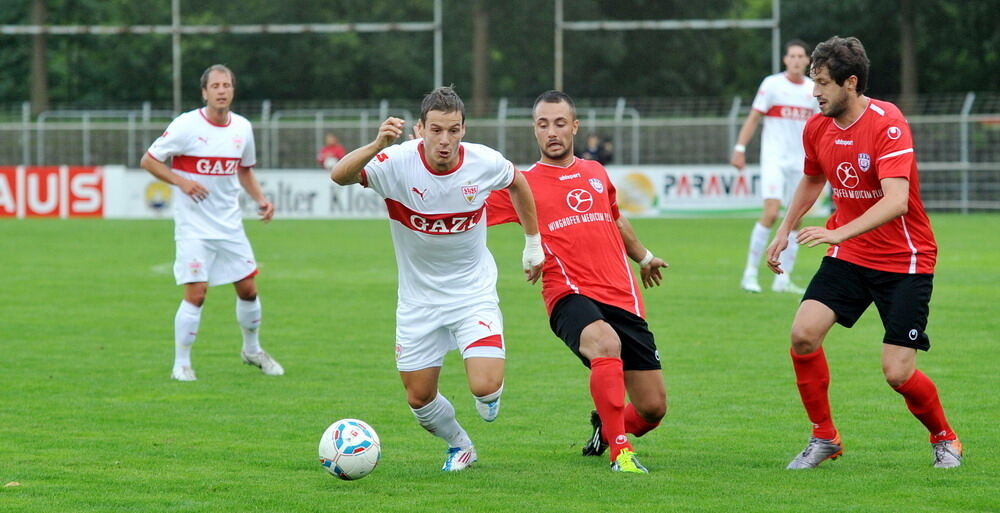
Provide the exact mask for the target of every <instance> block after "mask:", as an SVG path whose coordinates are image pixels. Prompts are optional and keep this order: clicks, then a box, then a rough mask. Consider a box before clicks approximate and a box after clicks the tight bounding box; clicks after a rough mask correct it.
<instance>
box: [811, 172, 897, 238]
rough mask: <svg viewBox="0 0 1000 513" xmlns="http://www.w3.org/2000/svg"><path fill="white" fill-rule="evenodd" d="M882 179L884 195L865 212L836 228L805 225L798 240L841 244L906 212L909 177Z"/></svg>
mask: <svg viewBox="0 0 1000 513" xmlns="http://www.w3.org/2000/svg"><path fill="white" fill-rule="evenodd" d="M880 182H881V184H882V192H883V193H884V195H883V196H882V199H880V200H878V202H876V203H875V204H874V205H872V206H871V208H869V209H868V210H866V211H865V213H864V214H861V215H860V216H858V218H857V219H855V220H853V221H851V222H849V223H847V224H845V225H844V226H841V227H840V228H837V229H836V230H828V229H826V228H824V227H822V226H809V227H807V228H803V229H802V230H801V231H800V232H799V238H798V241H799V244H805V245H807V246H808V247H810V248H811V247H813V246H817V245H819V244H840V243H841V242H844V241H845V240H847V239H850V238H852V237H857V236H858V235H861V234H862V233H866V232H869V231H871V230H874V229H875V228H878V227H879V226H882V225H883V224H885V223H888V222H889V221H892V220H893V219H895V218H897V217H899V216H901V215H903V214H905V213H906V211H907V207H908V204H909V201H910V181H909V180H907V179H906V178H883V179H882V180H881V181H880Z"/></svg>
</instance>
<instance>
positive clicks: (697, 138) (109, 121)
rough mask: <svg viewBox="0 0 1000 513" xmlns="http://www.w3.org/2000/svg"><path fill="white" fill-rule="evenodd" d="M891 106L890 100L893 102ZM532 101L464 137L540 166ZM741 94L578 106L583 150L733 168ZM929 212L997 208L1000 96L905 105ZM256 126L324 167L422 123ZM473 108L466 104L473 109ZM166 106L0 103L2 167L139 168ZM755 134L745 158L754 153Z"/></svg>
mask: <svg viewBox="0 0 1000 513" xmlns="http://www.w3.org/2000/svg"><path fill="white" fill-rule="evenodd" d="M887 99H889V100H894V99H892V98H887ZM531 102H532V100H530V99H507V98H500V99H497V100H495V101H493V102H491V103H490V104H488V105H483V106H478V109H476V111H478V112H479V113H481V115H475V116H470V118H469V119H468V121H467V126H468V134H467V136H466V140H468V141H474V142H481V143H484V144H487V145H489V146H492V147H494V148H496V149H498V150H500V151H501V152H503V153H504V154H505V155H507V157H508V158H509V159H510V160H512V161H513V162H515V163H529V162H534V161H535V160H536V159H537V156H538V153H537V148H536V146H535V140H534V136H533V134H532V131H531V129H530V126H531ZM749 107H750V104H749V101H746V100H745V99H743V98H732V99H725V98H610V99H584V100H580V101H578V102H577V115H578V116H579V118H580V119H581V125H582V127H581V133H580V140H579V141H578V143H582V142H583V139H584V137H586V135H587V134H590V133H594V134H598V135H599V136H600V137H602V138H606V139H609V140H610V141H612V143H613V147H614V157H613V158H614V161H613V162H614V163H616V164H625V165H637V164H725V163H726V162H728V159H729V153H730V149H731V148H732V146H733V144H734V142H735V139H736V134H737V132H738V131H739V128H740V126H741V124H742V123H743V120H744V119H745V117H746V114H747V112H748V110H749ZM905 107H906V109H907V112H908V120H909V122H910V126H911V128H912V130H913V135H914V139H915V142H916V147H917V158H918V161H919V162H920V169H921V181H922V194H923V198H924V202H925V204H926V206H927V207H928V208H932V209H939V210H942V209H943V210H961V211H963V212H968V211H970V210H1000V93H996V92H990V93H971V92H970V93H965V94H957V95H935V96H922V97H919V98H914V99H912V100H911V101H909V102H906V103H905ZM234 110H235V111H236V112H240V113H241V114H243V115H245V116H247V117H248V118H249V119H251V121H253V123H254V130H255V136H256V139H257V154H258V161H259V166H260V167H264V168H279V169H280V168H310V167H317V162H316V159H315V156H316V152H317V151H318V149H319V148H320V146H322V142H323V137H324V134H325V133H326V132H333V133H335V134H337V136H338V137H339V139H340V140H341V142H342V143H343V144H344V145H345V146H346V147H347V148H348V149H350V148H354V147H357V146H360V145H363V144H366V143H367V142H369V141H370V140H371V139H372V138H373V137H374V136H375V133H376V131H377V127H378V125H379V123H380V122H381V120H383V119H384V118H385V117H386V116H389V115H396V116H401V117H403V118H404V119H407V120H415V117H414V113H418V112H419V104H418V103H416V102H414V101H390V100H381V101H378V102H339V103H333V102H271V101H263V102H257V103H241V104H240V103H238V104H237V105H235V106H234ZM472 110H473V109H470V111H472ZM173 115H174V113H173V112H172V111H171V110H170V109H169V107H168V106H165V105H153V104H151V103H149V102H146V103H143V104H140V105H105V106H100V107H99V108H95V107H88V108H80V107H75V108H74V107H73V106H70V105H57V106H54V108H53V110H50V111H46V112H42V113H41V114H39V115H37V116H33V115H32V114H31V106H30V105H29V104H27V103H24V104H20V105H6V106H4V105H0V165H57V164H79V165H106V164H118V165H125V166H128V167H137V166H138V162H139V158H140V157H141V156H142V155H143V153H144V152H145V150H146V148H148V147H149V145H150V143H152V141H153V139H155V138H156V137H157V136H158V135H159V134H160V133H162V131H163V129H164V128H165V127H166V126H167V124H168V123H169V122H170V120H171V119H172V117H173ZM758 143H759V131H758V135H757V136H756V137H755V138H754V140H753V141H752V142H751V144H750V145H748V150H747V157H748V160H749V161H750V162H755V161H756V160H757V157H758V153H759V152H758V150H757V148H758Z"/></svg>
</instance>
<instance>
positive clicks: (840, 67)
mask: <svg viewBox="0 0 1000 513" xmlns="http://www.w3.org/2000/svg"><path fill="white" fill-rule="evenodd" d="M870 65H871V63H870V62H869V61H868V55H867V54H866V53H865V47H864V45H862V44H861V41H859V40H858V38H856V37H840V36H833V37H831V38H830V39H827V40H826V41H823V42H822V43H820V44H818V45H816V49H815V50H813V53H812V68H811V69H812V71H813V72H815V71H816V70H818V69H820V68H826V70H827V72H828V73H830V78H832V79H833V80H834V81H835V82H837V85H840V86H842V85H844V81H845V80H847V78H848V77H850V76H851V75H854V76H856V77H858V87H857V93H858V95H861V94H862V93H864V92H865V89H867V88H868V68H869V66H870Z"/></svg>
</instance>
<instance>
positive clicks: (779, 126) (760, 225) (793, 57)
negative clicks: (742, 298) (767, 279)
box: [730, 39, 819, 294]
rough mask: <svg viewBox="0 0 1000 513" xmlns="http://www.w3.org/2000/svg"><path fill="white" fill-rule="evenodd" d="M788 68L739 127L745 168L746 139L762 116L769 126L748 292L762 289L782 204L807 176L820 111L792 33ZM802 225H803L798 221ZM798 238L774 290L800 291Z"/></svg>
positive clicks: (738, 163)
mask: <svg viewBox="0 0 1000 513" xmlns="http://www.w3.org/2000/svg"><path fill="white" fill-rule="evenodd" d="M781 60H782V62H783V63H784V64H785V72H784V73H777V74H774V75H770V76H768V77H765V78H764V81H763V82H761V84H760V88H759V89H758V90H757V96H756V97H755V98H754V101H753V107H752V108H751V110H750V114H749V115H748V116H747V120H746V122H744V123H743V128H741V129H740V134H739V137H738V138H737V142H736V146H735V147H734V148H733V156H732V159H731V161H730V163H731V164H732V165H733V166H735V167H736V168H737V169H739V170H740V171H743V168H744V167H745V166H746V145H747V144H748V143H749V142H750V139H751V138H752V137H753V134H754V132H756V131H757V125H758V124H760V121H761V118H763V120H764V131H763V133H762V134H761V137H760V189H761V194H762V196H763V198H764V211H763V212H762V213H761V216H760V220H759V221H757V223H755V224H754V226H753V230H752V231H751V232H750V248H749V251H748V252H747V262H746V268H745V269H744V270H743V279H742V280H741V281H740V287H741V288H743V290H746V291H748V292H760V284H759V283H758V282H757V269H758V267H760V258H761V256H762V255H763V254H764V248H765V247H767V240H768V238H769V236H770V234H771V227H772V226H774V221H775V220H776V219H777V218H778V211H779V210H780V209H781V205H783V204H784V205H787V204H788V202H789V201H790V200H791V197H792V192H793V191H794V190H795V187H796V186H797V185H798V183H799V179H800V178H801V177H802V162H803V159H804V158H805V157H804V155H803V153H802V128H803V127H804V126H805V124H806V120H807V119H809V117H810V116H812V115H813V114H815V113H816V112H819V108H818V106H817V105H816V100H815V99H814V98H813V96H812V88H813V83H812V80H810V79H809V77H807V76H806V74H805V70H806V67H807V66H809V49H808V47H807V45H806V44H805V43H804V42H802V41H799V40H798V39H793V40H791V41H789V42H787V43H785V56H784V57H783V58H782V59H781ZM796 228H798V227H796ZM797 235H798V232H795V231H793V232H792V233H791V234H790V235H789V237H790V238H789V240H791V241H794V240H795V237H796V236H797ZM797 253H798V245H797V244H789V245H788V249H786V250H785V252H784V253H782V255H781V266H782V268H783V269H784V270H785V273H784V274H779V275H777V276H776V277H775V278H774V283H773V284H772V286H771V290H773V291H775V292H792V293H795V294H801V293H802V292H804V290H803V289H802V288H800V287H798V286H796V285H795V284H794V283H792V281H791V278H790V277H791V275H792V269H793V268H794V267H795V256H796V254H797Z"/></svg>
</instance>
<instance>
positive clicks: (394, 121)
mask: <svg viewBox="0 0 1000 513" xmlns="http://www.w3.org/2000/svg"><path fill="white" fill-rule="evenodd" d="M405 124H406V122H405V121H403V120H402V119H399V118H394V117H390V118H388V119H386V120H385V121H383V122H382V124H381V125H379V128H378V135H377V136H375V140H374V141H372V142H370V143H368V144H366V145H364V146H362V147H360V148H358V149H356V150H354V151H352V152H350V153H348V154H347V155H344V158H342V159H340V161H339V162H337V164H336V165H335V166H333V170H331V171H330V179H331V180H333V181H334V182H337V183H338V184H340V185H350V184H352V183H358V182H360V181H361V170H363V169H364V168H365V164H367V163H368V162H369V161H370V160H371V159H373V158H374V157H375V155H378V152H380V151H382V150H384V149H385V148H386V147H387V146H389V145H390V144H392V143H393V142H395V141H396V139H398V138H399V137H400V136H401V135H403V125H405Z"/></svg>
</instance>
